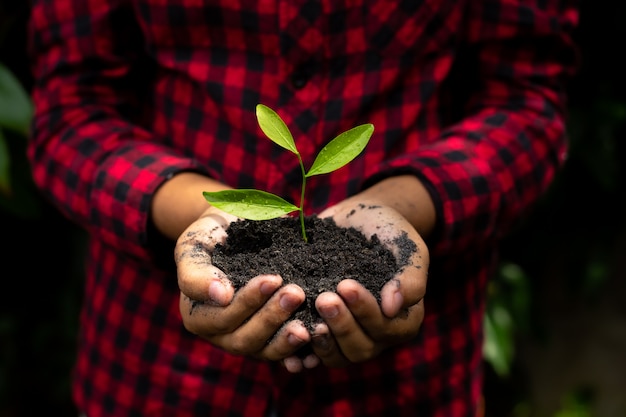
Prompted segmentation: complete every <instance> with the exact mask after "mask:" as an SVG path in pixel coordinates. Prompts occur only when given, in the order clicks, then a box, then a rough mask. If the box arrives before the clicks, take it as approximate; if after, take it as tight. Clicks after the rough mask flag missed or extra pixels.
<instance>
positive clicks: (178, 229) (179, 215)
mask: <svg viewBox="0 0 626 417" xmlns="http://www.w3.org/2000/svg"><path fill="white" fill-rule="evenodd" d="M228 188H230V187H228V186H226V185H225V184H222V183H220V182H219V181H216V180H214V179H213V178H210V177H207V176H205V175H202V174H198V173H195V172H181V173H179V174H176V175H174V176H173V177H172V178H171V179H169V180H167V181H166V182H164V183H163V184H162V185H161V186H160V187H159V188H158V189H157V190H156V192H155V193H154V195H153V197H152V202H151V206H150V218H151V220H152V223H153V225H154V227H155V228H156V230H158V231H159V232H160V233H161V234H162V235H164V236H165V237H167V238H169V239H172V240H176V239H177V238H178V236H180V234H181V233H182V232H183V231H184V230H185V229H186V228H187V227H188V226H189V225H190V224H191V223H193V222H194V221H196V220H197V219H198V218H199V217H200V216H201V215H202V213H204V212H205V211H206V210H207V209H208V208H209V207H210V205H209V203H208V202H207V201H206V200H205V199H204V197H203V195H202V192H203V191H219V190H224V189H228Z"/></svg>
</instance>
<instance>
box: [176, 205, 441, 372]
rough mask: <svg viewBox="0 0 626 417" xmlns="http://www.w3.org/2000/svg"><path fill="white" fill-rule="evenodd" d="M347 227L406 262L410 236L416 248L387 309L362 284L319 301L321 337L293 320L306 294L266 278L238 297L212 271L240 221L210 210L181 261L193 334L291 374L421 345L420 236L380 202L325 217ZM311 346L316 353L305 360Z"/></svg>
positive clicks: (185, 316)
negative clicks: (402, 241)
mask: <svg viewBox="0 0 626 417" xmlns="http://www.w3.org/2000/svg"><path fill="white" fill-rule="evenodd" d="M320 217H332V218H333V219H334V220H335V222H336V223H337V224H338V225H339V226H341V227H355V228H356V229H358V230H360V231H361V232H362V233H363V234H364V235H366V236H368V237H369V236H372V235H373V234H377V235H378V237H379V238H380V240H381V241H382V242H384V243H385V244H387V245H388V246H389V247H390V249H391V250H392V251H393V252H394V254H395V255H396V258H398V257H399V256H400V255H401V254H400V249H401V248H399V247H397V242H398V237H399V236H401V235H402V234H403V233H406V234H407V237H408V238H409V239H410V240H412V241H413V242H414V243H415V245H416V249H417V250H416V251H414V252H413V253H411V254H410V256H408V261H407V264H406V265H405V266H404V267H403V268H402V270H401V271H400V272H399V273H398V275H397V276H395V277H394V278H393V279H392V280H390V281H389V282H388V283H387V284H385V286H384V287H383V289H382V290H381V303H380V304H379V303H378V302H377V300H376V298H375V297H374V295H373V294H371V293H370V292H369V291H368V290H366V289H365V288H364V287H363V286H362V285H361V284H359V283H358V282H357V281H355V280H351V279H346V280H344V281H342V282H341V283H339V285H338V286H337V290H336V292H335V293H333V292H325V293H322V294H320V295H319V296H318V297H317V299H316V300H315V307H316V308H317V310H318V312H319V313H320V315H321V317H322V318H323V320H324V322H323V323H321V324H318V325H317V327H316V328H315V330H314V331H313V333H312V334H311V333H309V331H308V330H307V329H306V328H305V327H304V325H303V323H301V322H300V321H297V320H293V319H290V317H291V315H292V313H293V312H294V311H295V310H297V309H298V307H299V306H300V304H302V302H304V300H305V295H304V291H303V290H302V289H301V288H299V287H298V286H296V285H294V284H288V285H283V282H282V279H281V277H280V276H278V275H261V276H257V277H255V278H253V279H252V280H250V281H249V282H248V283H247V284H246V285H245V286H244V287H243V288H240V289H239V290H238V291H236V292H235V291H234V288H233V287H232V285H231V283H230V281H229V279H228V277H227V276H226V275H225V274H224V273H223V272H222V271H221V270H219V269H218V268H217V267H215V266H214V265H212V264H211V253H212V251H213V248H214V247H215V245H216V244H217V243H220V242H223V241H224V240H225V239H226V235H227V234H226V229H227V228H228V225H229V224H230V223H231V222H233V221H237V220H239V219H238V218H237V217H235V216H232V215H230V214H227V213H224V212H223V211H221V210H218V209H216V208H214V207H210V208H209V209H208V210H206V211H205V212H204V213H203V214H202V215H201V216H200V218H199V219H198V220H197V221H195V222H194V223H192V224H191V225H190V226H189V227H188V228H187V229H186V230H185V232H183V233H182V234H181V236H180V237H179V238H178V241H177V244H176V250H175V260H176V264H177V269H178V284H179V288H180V291H181V293H180V312H181V316H182V320H183V324H184V326H185V328H186V329H187V330H189V331H190V332H192V333H194V334H196V335H198V336H200V337H202V338H204V339H206V340H207V341H209V342H210V343H212V344H214V345H215V346H218V347H220V348H222V349H224V350H226V351H228V352H230V353H233V354H237V355H246V356H250V357H254V358H257V359H261V360H269V361H281V362H282V364H283V365H284V366H285V368H286V369H287V370H288V371H289V372H300V371H302V370H303V369H305V368H314V367H316V366H318V365H319V364H320V363H323V364H324V365H326V366H330V367H341V366H346V365H347V364H350V363H356V362H363V361H367V360H369V359H372V358H374V357H376V356H377V355H378V354H380V352H382V351H383V350H385V349H386V348H388V347H390V346H393V345H397V344H400V343H403V342H406V341H408V340H410V339H412V338H414V337H415V336H416V334H417V332H418V330H419V327H420V325H421V322H422V320H423V317H424V302H423V297H424V293H425V290H426V278H427V274H428V262H429V257H428V250H427V247H426V245H425V243H424V241H423V240H422V238H421V237H420V235H419V234H418V233H417V231H416V230H415V228H414V227H413V226H412V225H411V224H410V223H409V222H408V221H407V220H406V219H405V218H404V217H403V216H402V215H400V213H399V212H398V211H396V210H394V209H393V208H391V207H388V206H384V205H381V204H378V202H376V201H363V200H356V199H348V200H345V201H344V202H342V203H339V204H337V205H335V206H333V207H331V208H329V209H327V210H325V211H324V212H322V213H320ZM307 344H310V346H311V348H312V349H311V351H312V353H310V354H308V355H307V356H305V357H300V356H297V351H298V350H299V349H300V348H301V347H303V346H305V345H307Z"/></svg>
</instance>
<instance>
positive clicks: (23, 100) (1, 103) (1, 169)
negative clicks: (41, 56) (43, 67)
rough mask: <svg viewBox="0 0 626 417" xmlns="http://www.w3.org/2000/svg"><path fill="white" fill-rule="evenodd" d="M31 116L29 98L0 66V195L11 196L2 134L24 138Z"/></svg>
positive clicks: (7, 151) (7, 158)
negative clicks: (12, 133) (6, 133)
mask: <svg viewBox="0 0 626 417" xmlns="http://www.w3.org/2000/svg"><path fill="white" fill-rule="evenodd" d="M32 114H33V108H32V104H31V101H30V97H29V96H28V94H27V93H26V91H25V90H24V88H23V87H22V85H21V84H20V82H19V81H18V79H17V78H16V77H15V76H14V75H13V73H11V71H9V69H8V68H7V67H5V66H4V65H2V64H0V193H3V194H7V195H10V194H11V159H10V157H9V146H8V144H7V140H6V137H5V134H4V132H5V131H11V132H14V133H17V134H18V135H20V136H23V137H26V135H27V134H28V129H29V126H30V120H31V117H32Z"/></svg>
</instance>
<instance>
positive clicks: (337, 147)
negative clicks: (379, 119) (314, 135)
mask: <svg viewBox="0 0 626 417" xmlns="http://www.w3.org/2000/svg"><path fill="white" fill-rule="evenodd" d="M373 132H374V125H372V124H369V123H368V124H364V125H360V126H356V127H353V128H352V129H350V130H347V131H345V132H343V133H341V134H340V135H339V136H337V137H336V138H335V139H333V140H332V141H330V142H329V143H328V144H327V145H326V146H325V147H324V148H323V149H322V150H321V151H320V153H319V154H318V155H317V158H315V161H314V162H313V165H312V166H311V169H310V170H309V172H307V174H306V176H307V177H311V176H313V175H319V174H327V173H329V172H332V171H335V170H336V169H339V168H341V167H342V166H344V165H346V164H347V163H348V162H350V161H352V160H353V159H354V158H356V157H357V156H358V155H359V154H360V153H361V152H362V151H363V149H365V146H367V143H368V142H369V140H370V138H371V136H372V133H373Z"/></svg>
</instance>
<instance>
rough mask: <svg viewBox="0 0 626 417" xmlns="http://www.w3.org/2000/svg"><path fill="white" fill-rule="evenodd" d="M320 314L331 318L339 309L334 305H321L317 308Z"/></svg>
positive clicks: (335, 315)
mask: <svg viewBox="0 0 626 417" xmlns="http://www.w3.org/2000/svg"><path fill="white" fill-rule="evenodd" d="M319 312H320V315H321V316H322V317H324V318H325V319H332V318H334V317H337V314H339V309H338V308H337V307H336V306H332V305H331V306H323V307H320V308H319Z"/></svg>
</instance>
